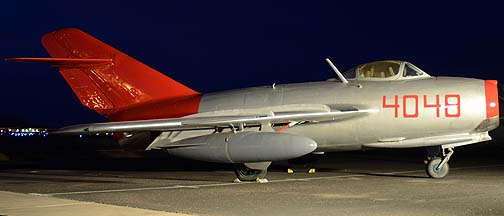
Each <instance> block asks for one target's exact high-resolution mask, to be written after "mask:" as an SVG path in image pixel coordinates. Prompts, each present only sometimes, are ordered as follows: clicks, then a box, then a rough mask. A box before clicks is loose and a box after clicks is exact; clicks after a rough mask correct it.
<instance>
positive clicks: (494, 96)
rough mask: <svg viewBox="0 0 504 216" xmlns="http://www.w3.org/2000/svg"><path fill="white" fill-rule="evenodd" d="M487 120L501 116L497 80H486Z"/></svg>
mask: <svg viewBox="0 0 504 216" xmlns="http://www.w3.org/2000/svg"><path fill="white" fill-rule="evenodd" d="M485 97H486V118H487V119H489V118H493V117H498V116H499V94H498V91H497V80H485Z"/></svg>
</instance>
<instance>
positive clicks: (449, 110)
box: [382, 94, 460, 118]
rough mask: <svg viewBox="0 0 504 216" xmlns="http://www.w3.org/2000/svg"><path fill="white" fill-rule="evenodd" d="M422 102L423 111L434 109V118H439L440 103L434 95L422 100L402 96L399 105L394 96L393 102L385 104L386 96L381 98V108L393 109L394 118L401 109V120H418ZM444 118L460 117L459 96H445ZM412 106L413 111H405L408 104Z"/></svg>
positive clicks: (410, 96) (397, 99) (437, 96)
mask: <svg viewBox="0 0 504 216" xmlns="http://www.w3.org/2000/svg"><path fill="white" fill-rule="evenodd" d="M420 100H422V102H423V107H421V108H423V109H434V110H435V111H436V117H438V118H439V117H440V111H441V101H440V97H439V95H435V97H434V98H432V97H431V98H428V96H427V95H423V98H419V97H418V95H404V96H403V97H402V101H401V102H402V103H401V104H399V96H398V95H395V96H394V102H387V96H383V100H382V108H391V109H394V117H395V118H398V117H399V111H400V110H401V109H400V108H401V107H402V117H403V118H418V109H419V108H420V107H419V105H418V104H419V101H420ZM443 102H444V104H443V107H444V116H445V117H448V118H453V117H455V118H457V117H460V95H459V94H447V95H445V96H444V101H443ZM411 103H413V104H414V109H413V110H410V109H407V108H408V106H411V105H408V104H411Z"/></svg>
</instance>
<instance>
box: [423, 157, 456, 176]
mask: <svg viewBox="0 0 504 216" xmlns="http://www.w3.org/2000/svg"><path fill="white" fill-rule="evenodd" d="M441 161H443V159H441V158H434V159H432V160H430V161H429V163H427V168H426V171H427V175H429V176H430V177H431V178H435V179H440V178H444V177H446V175H448V173H449V172H450V165H448V163H445V164H444V165H443V166H441V167H440V168H439V169H438V166H439V164H440V163H441Z"/></svg>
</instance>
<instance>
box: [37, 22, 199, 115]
mask: <svg viewBox="0 0 504 216" xmlns="http://www.w3.org/2000/svg"><path fill="white" fill-rule="evenodd" d="M42 44H43V45H44V47H45V48H46V50H47V51H48V52H49V54H50V55H51V57H53V59H54V58H58V59H63V60H62V61H63V63H61V62H60V63H59V64H58V65H57V66H58V67H59V68H60V72H61V74H62V75H63V77H64V78H65V80H66V81H67V83H68V84H69V85H70V87H71V88H72V90H73V91H74V93H75V94H76V95H77V97H78V98H79V99H80V101H81V102H82V104H83V105H84V106H86V107H88V108H90V109H92V110H95V111H96V112H98V113H100V114H102V115H105V116H110V115H114V114H115V113H118V112H123V111H125V110H127V109H129V108H134V107H139V106H142V105H144V104H152V103H153V102H157V101H165V102H166V101H171V100H173V101H176V100H179V99H182V98H185V97H190V96H195V95H199V93H198V92H196V91H194V90H192V89H190V88H188V87H187V86H184V85H183V84H181V83H179V82H177V81H175V80H173V79H171V78H170V77H168V76H165V75H164V74H162V73H160V72H158V71H156V70H154V69H152V68H151V67H149V66H147V65H145V64H143V63H141V62H139V61H138V60H136V59H134V58H132V57H130V56H128V55H126V54H124V53H122V52H121V51H119V50H117V49H115V48H113V47H111V46H109V45H107V44H105V43H103V42H101V41H100V40H98V39H96V38H94V37H92V36H91V35H89V34H87V33H85V32H83V31H81V30H79V29H75V28H67V29H61V30H57V31H54V32H50V33H48V34H46V35H44V36H43V37H42ZM65 59H75V61H65ZM78 59H81V60H82V59H94V60H93V61H92V62H95V63H97V64H89V62H88V63H86V62H84V63H86V64H83V61H80V60H78ZM100 59H101V60H100ZM107 60H111V61H107ZM100 61H101V62H100ZM73 62H74V63H73ZM98 63H99V64H98ZM132 119H134V117H133V118H132Z"/></svg>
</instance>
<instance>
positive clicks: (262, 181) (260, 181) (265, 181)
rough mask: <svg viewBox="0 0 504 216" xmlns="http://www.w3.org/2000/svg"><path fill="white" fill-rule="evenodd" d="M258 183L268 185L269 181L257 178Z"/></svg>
mask: <svg viewBox="0 0 504 216" xmlns="http://www.w3.org/2000/svg"><path fill="white" fill-rule="evenodd" d="M256 182H259V183H268V179H265V178H262V179H260V178H257V179H256Z"/></svg>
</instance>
